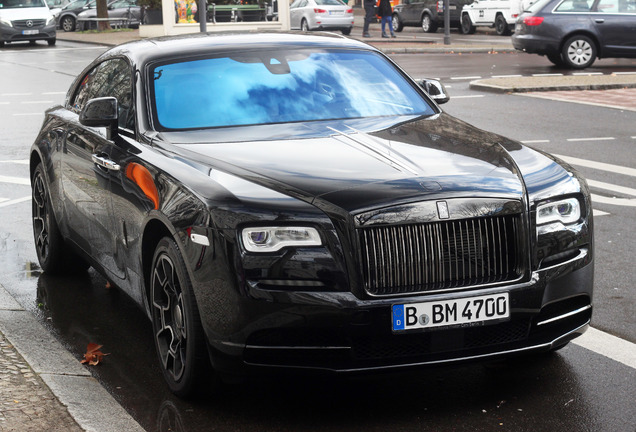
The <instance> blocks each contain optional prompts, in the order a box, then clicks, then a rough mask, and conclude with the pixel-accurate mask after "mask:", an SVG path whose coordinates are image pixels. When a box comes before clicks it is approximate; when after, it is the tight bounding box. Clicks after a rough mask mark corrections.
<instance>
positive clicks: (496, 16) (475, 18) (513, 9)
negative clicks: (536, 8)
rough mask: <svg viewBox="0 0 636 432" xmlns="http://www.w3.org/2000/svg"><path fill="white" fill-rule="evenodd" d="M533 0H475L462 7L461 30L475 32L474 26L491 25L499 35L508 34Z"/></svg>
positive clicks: (512, 30)
mask: <svg viewBox="0 0 636 432" xmlns="http://www.w3.org/2000/svg"><path fill="white" fill-rule="evenodd" d="M532 3H534V0H475V1H474V2H472V3H471V4H469V5H466V6H464V7H463V9H462V17H461V31H462V33H464V34H473V33H475V30H476V27H491V28H493V27H494V29H495V31H496V32H497V34H498V35H500V36H509V35H511V34H512V33H513V32H514V30H515V23H516V22H517V18H519V15H520V14H521V13H522V12H523V11H524V10H526V9H527V8H528V7H529V6H530V5H532Z"/></svg>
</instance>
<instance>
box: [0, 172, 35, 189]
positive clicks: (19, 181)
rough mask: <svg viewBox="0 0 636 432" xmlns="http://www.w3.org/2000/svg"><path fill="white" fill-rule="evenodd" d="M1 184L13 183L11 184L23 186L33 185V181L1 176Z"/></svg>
mask: <svg viewBox="0 0 636 432" xmlns="http://www.w3.org/2000/svg"><path fill="white" fill-rule="evenodd" d="M0 183H11V184H21V185H27V186H29V185H31V181H30V180H29V179H28V178H24V177H10V176H2V175H0Z"/></svg>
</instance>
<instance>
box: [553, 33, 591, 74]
mask: <svg viewBox="0 0 636 432" xmlns="http://www.w3.org/2000/svg"><path fill="white" fill-rule="evenodd" d="M561 55H562V57H563V61H564V63H565V64H566V66H569V67H571V68H572V69H585V68H586V67H590V66H592V63H594V61H595V60H596V44H595V43H594V41H593V40H592V39H590V38H589V37H587V36H583V35H575V36H572V37H571V38H570V39H568V40H567V41H566V42H565V44H564V45H563V50H562V51H561Z"/></svg>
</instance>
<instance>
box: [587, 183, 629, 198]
mask: <svg viewBox="0 0 636 432" xmlns="http://www.w3.org/2000/svg"><path fill="white" fill-rule="evenodd" d="M587 184H588V185H590V186H592V187H595V188H599V189H604V190H609V191H612V192H618V193H622V194H626V195H633V196H636V189H632V188H629V187H625V186H619V185H614V184H611V183H605V182H600V181H597V180H588V181H587Z"/></svg>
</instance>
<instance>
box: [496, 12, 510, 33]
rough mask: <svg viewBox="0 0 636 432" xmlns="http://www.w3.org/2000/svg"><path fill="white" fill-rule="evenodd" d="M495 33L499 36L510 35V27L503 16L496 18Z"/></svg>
mask: <svg viewBox="0 0 636 432" xmlns="http://www.w3.org/2000/svg"><path fill="white" fill-rule="evenodd" d="M495 31H496V32H497V34H498V35H499V36H508V35H510V27H508V23H507V22H506V19H505V18H504V17H503V15H497V18H495Z"/></svg>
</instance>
